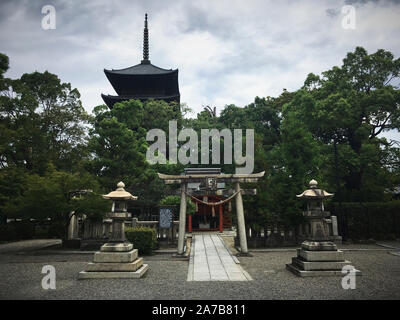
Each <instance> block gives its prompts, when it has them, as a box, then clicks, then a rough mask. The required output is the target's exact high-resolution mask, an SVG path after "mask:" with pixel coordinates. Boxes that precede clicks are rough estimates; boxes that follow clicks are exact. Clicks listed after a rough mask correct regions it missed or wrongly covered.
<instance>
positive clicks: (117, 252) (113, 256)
mask: <svg viewBox="0 0 400 320" xmlns="http://www.w3.org/2000/svg"><path fill="white" fill-rule="evenodd" d="M132 248H133V245H132V244H130V243H119V244H113V243H106V244H105V245H103V246H102V247H101V249H100V251H98V252H96V253H95V254H94V258H93V262H91V263H89V264H88V266H87V268H86V270H85V271H81V272H80V273H79V279H107V278H118V279H132V278H133V279H137V278H141V277H142V276H143V275H144V274H145V273H146V271H147V270H148V268H149V266H148V265H147V264H143V258H138V250H137V249H132ZM125 250H126V251H125Z"/></svg>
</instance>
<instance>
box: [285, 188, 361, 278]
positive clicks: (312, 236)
mask: <svg viewBox="0 0 400 320" xmlns="http://www.w3.org/2000/svg"><path fill="white" fill-rule="evenodd" d="M331 196H333V194H331V193H328V192H326V191H325V190H322V189H318V188H317V181H315V180H311V181H310V189H308V190H306V191H304V192H303V193H302V194H300V195H297V197H298V198H305V199H307V200H308V203H307V211H305V212H304V213H303V214H304V218H305V220H306V222H307V225H308V228H309V233H308V234H309V235H308V239H307V240H305V241H304V242H303V243H302V244H301V248H300V249H297V257H294V258H292V263H291V264H287V265H286V269H288V270H289V271H291V272H293V273H294V274H296V275H298V276H300V277H320V276H344V273H342V270H343V267H344V266H346V265H351V262H350V261H347V260H345V259H344V256H343V251H341V250H338V249H337V246H336V244H335V243H333V242H332V241H330V238H329V237H330V236H329V226H328V220H329V219H328V217H329V216H330V214H329V212H327V211H325V210H324V205H323V200H324V199H326V198H329V197H331ZM353 273H354V274H355V275H361V272H360V271H359V270H357V269H355V268H354V267H353Z"/></svg>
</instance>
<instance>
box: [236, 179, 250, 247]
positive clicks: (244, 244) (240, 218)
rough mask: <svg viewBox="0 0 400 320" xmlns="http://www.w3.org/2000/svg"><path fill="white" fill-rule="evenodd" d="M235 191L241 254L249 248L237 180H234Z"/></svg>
mask: <svg viewBox="0 0 400 320" xmlns="http://www.w3.org/2000/svg"><path fill="white" fill-rule="evenodd" d="M235 192H237V195H236V196H235V201H236V214H237V221H238V229H239V230H238V231H239V239H240V251H241V253H242V254H248V253H249V250H248V249H247V239H246V225H245V221H244V210H243V198H242V192H241V190H240V184H239V182H235Z"/></svg>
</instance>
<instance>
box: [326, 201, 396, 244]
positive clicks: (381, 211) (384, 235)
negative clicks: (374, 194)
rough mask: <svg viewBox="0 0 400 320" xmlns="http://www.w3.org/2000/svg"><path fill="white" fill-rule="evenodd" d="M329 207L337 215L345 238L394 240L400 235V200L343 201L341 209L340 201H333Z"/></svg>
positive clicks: (340, 231) (340, 232) (341, 232)
mask: <svg viewBox="0 0 400 320" xmlns="http://www.w3.org/2000/svg"><path fill="white" fill-rule="evenodd" d="M328 209H329V210H330V211H331V214H332V215H337V217H338V224H339V234H340V235H342V236H345V238H350V239H353V240H362V239H371V238H372V239H374V240H392V239H395V238H398V237H400V201H388V202H358V203H352V202H343V203H342V206H341V210H340V208H339V204H338V203H336V202H332V203H330V204H329V206H328ZM343 228H345V230H342V229H343ZM345 231H347V234H344V232H345Z"/></svg>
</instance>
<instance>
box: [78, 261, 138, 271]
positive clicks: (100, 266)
mask: <svg viewBox="0 0 400 320" xmlns="http://www.w3.org/2000/svg"><path fill="white" fill-rule="evenodd" d="M142 265H143V258H138V259H136V260H135V261H133V262H130V263H93V262H90V263H89V264H88V266H87V268H86V271H90V272H91V271H119V272H122V271H127V272H132V271H136V270H138V269H139V268H140V267H141V266H142Z"/></svg>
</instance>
